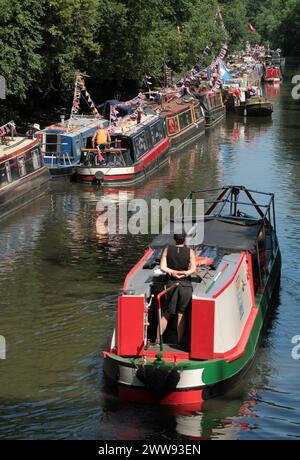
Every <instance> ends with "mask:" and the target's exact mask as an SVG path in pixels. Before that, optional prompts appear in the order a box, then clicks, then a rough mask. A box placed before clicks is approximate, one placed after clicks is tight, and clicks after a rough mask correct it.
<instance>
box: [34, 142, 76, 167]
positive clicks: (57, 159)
mask: <svg viewBox="0 0 300 460" xmlns="http://www.w3.org/2000/svg"><path fill="white" fill-rule="evenodd" d="M40 145H41V152H42V154H43V156H44V158H51V168H53V167H54V166H55V165H57V164H58V163H59V164H60V165H61V160H63V166H70V165H71V164H72V162H71V158H70V156H69V153H68V152H67V151H66V152H62V151H59V150H55V151H50V152H49V151H47V150H46V149H43V147H42V146H43V145H45V146H50V145H55V146H59V147H62V146H65V145H68V143H67V142H60V143H57V142H41V143H40Z"/></svg>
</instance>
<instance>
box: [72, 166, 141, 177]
mask: <svg viewBox="0 0 300 460" xmlns="http://www.w3.org/2000/svg"><path fill="white" fill-rule="evenodd" d="M98 171H101V172H102V173H103V174H104V175H105V176H119V175H120V174H134V172H135V168H134V166H130V167H117V168H115V167H112V168H78V169H77V173H78V174H79V175H80V176H94V175H95V174H96V172H98Z"/></svg>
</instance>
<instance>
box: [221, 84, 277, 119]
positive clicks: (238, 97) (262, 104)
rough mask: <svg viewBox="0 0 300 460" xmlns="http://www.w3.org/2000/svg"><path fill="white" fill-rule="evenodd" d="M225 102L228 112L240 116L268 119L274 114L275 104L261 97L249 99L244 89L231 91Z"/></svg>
mask: <svg viewBox="0 0 300 460" xmlns="http://www.w3.org/2000/svg"><path fill="white" fill-rule="evenodd" d="M225 100H226V108H227V110H228V111H229V112H234V113H236V114H237V115H240V116H244V117H268V116H271V115H272V113H273V104H272V102H271V101H270V100H269V99H266V98H265V97H263V96H259V95H255V96H250V97H247V91H246V90H245V89H243V88H234V89H231V90H229V91H228V92H227V94H226V97H225Z"/></svg>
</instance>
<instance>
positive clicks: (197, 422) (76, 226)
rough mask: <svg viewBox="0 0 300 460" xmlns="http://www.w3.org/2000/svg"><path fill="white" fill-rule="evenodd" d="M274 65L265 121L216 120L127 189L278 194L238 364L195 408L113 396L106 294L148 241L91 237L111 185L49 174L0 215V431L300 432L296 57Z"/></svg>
mask: <svg viewBox="0 0 300 460" xmlns="http://www.w3.org/2000/svg"><path fill="white" fill-rule="evenodd" d="M285 73H286V76H285V83H284V84H283V85H282V87H281V89H280V91H279V92H278V94H273V95H272V96H271V97H272V99H273V101H274V106H275V112H274V116H273V121H272V122H271V121H267V122H266V121H263V120H249V121H247V122H246V123H244V122H243V120H242V119H241V120H239V121H237V120H235V119H234V118H233V119H231V118H227V120H226V121H224V123H223V124H221V125H220V126H219V127H217V128H216V129H214V130H213V131H212V133H211V134H210V135H208V136H206V138H205V140H203V141H202V142H201V143H199V144H197V145H194V146H193V147H191V148H189V149H187V150H186V151H184V152H180V153H178V154H176V155H174V156H173V157H172V159H171V162H170V165H169V167H166V168H164V169H161V170H160V171H159V173H157V174H156V175H155V177H154V178H153V179H151V180H150V181H148V182H147V183H146V184H144V185H143V186H142V187H140V188H137V189H135V190H133V191H131V192H130V194H129V196H132V197H139V198H140V197H145V198H147V199H151V198H153V197H155V198H161V197H167V198H174V197H179V198H183V197H185V196H186V195H187V193H188V192H189V190H190V189H192V188H199V187H201V188H207V187H212V186H213V187H215V186H219V185H223V184H224V183H238V184H244V185H246V186H249V187H251V188H256V189H262V190H264V191H273V192H275V193H276V210H277V220H278V222H277V223H278V236H279V240H280V244H281V249H282V255H283V267H282V281H281V288H280V292H279V296H278V299H277V302H276V303H275V305H274V308H273V311H272V315H271V320H270V323H269V326H268V329H267V331H266V334H265V336H264V339H263V341H262V343H261V345H260V347H259V349H258V350H257V354H256V358H255V360H254V362H253V364H252V366H251V368H250V369H249V371H248V373H247V374H246V375H245V376H244V377H243V379H241V380H240V381H239V383H238V385H236V387H234V388H232V391H231V392H230V393H228V394H226V395H225V396H224V397H222V398H219V399H216V400H213V401H210V402H208V404H206V405H205V406H203V407H202V408H200V407H199V410H198V411H197V412H194V413H188V412H184V411H180V410H179V409H178V410H177V411H175V410H174V409H173V410H171V409H169V408H165V407H159V408H156V407H149V406H139V405H135V404H128V403H124V402H120V401H119V400H118V399H117V398H116V397H115V396H114V395H113V394H112V393H111V392H110V391H109V390H108V389H106V388H105V386H104V379H103V373H102V366H103V361H102V356H101V352H100V350H101V348H102V347H103V344H104V343H105V342H106V339H107V338H108V337H109V336H110V333H111V331H112V328H113V324H114V317H115V311H116V297H115V294H116V293H117V292H118V291H119V290H120V289H121V287H122V282H123V280H124V278H125V275H126V273H127V272H128V270H129V269H130V268H131V267H132V265H133V264H134V263H135V262H136V261H137V260H138V258H139V257H140V256H141V255H142V253H143V250H144V246H145V244H146V242H147V241H148V240H149V238H148V237H145V236H136V237H125V236H111V237H109V238H108V239H107V240H105V239H103V238H101V236H100V235H99V234H97V230H98V231H99V224H98V221H97V216H96V206H97V203H98V202H99V201H101V200H103V199H105V200H116V201H119V200H120V199H122V195H118V194H117V193H112V192H110V193H107V192H104V194H103V192H102V191H101V190H97V189H94V188H92V187H85V186H80V185H76V184H69V183H67V182H60V181H56V182H53V183H52V184H51V193H50V194H49V195H48V196H45V197H44V198H42V199H40V200H38V201H36V202H35V203H34V204H32V205H30V206H28V207H26V208H24V209H23V210H22V211H21V212H19V213H17V214H15V215H14V216H13V217H11V218H10V219H9V220H6V221H2V222H1V227H0V270H1V277H0V304H1V311H0V312H1V313H0V314H1V317H0V335H3V336H5V338H6V343H7V359H6V360H0V438H2V439H4V438H17V439H61V438H62V439H100V440H101V439H161V440H164V439H188V436H193V437H195V436H196V437H205V438H208V437H212V438H217V439H224V438H227V439H236V438H242V439H257V438H259V439H267V438H280V439H293V438H298V439H299V438H300V391H299V373H300V360H298V361H297V360H294V359H292V356H291V351H292V348H293V345H292V343H291V339H292V337H293V336H295V335H300V293H299V283H300V270H299V257H300V238H299V234H300V232H299V229H300V204H299V200H300V104H299V102H298V103H297V102H295V101H293V100H292V98H291V89H292V87H291V84H290V81H291V77H292V75H294V74H300V66H299V65H298V66H297V65H296V64H295V63H293V62H290V63H288V65H287V68H286V72H285Z"/></svg>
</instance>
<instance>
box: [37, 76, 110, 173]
mask: <svg viewBox="0 0 300 460" xmlns="http://www.w3.org/2000/svg"><path fill="white" fill-rule="evenodd" d="M81 98H83V99H84V101H85V102H86V103H87V105H88V107H89V111H90V112H91V114H90V115H83V114H79V111H80V101H81ZM100 122H101V124H102V125H103V126H105V127H108V126H109V122H108V121H107V120H104V118H103V117H102V116H101V115H100V114H99V112H98V110H97V108H96V106H95V104H94V102H93V101H92V99H91V97H90V95H89V93H88V92H87V90H86V87H85V83H84V79H83V77H82V76H81V75H80V74H77V75H76V79H75V90H74V98H73V105H72V109H71V116H70V118H69V119H68V120H65V118H64V116H61V121H60V122H58V123H57V124H53V125H50V126H47V127H46V128H45V129H43V130H41V131H39V132H38V133H37V134H36V137H37V138H38V139H39V141H40V144H41V149H42V153H43V156H44V163H45V164H46V166H48V168H49V170H50V172H51V174H52V175H53V176H70V175H72V173H73V172H74V168H75V166H76V165H79V163H80V158H81V150H82V149H84V148H90V147H91V146H92V145H91V139H92V137H93V135H94V134H95V132H96V130H97V128H98V126H99V123H100Z"/></svg>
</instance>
